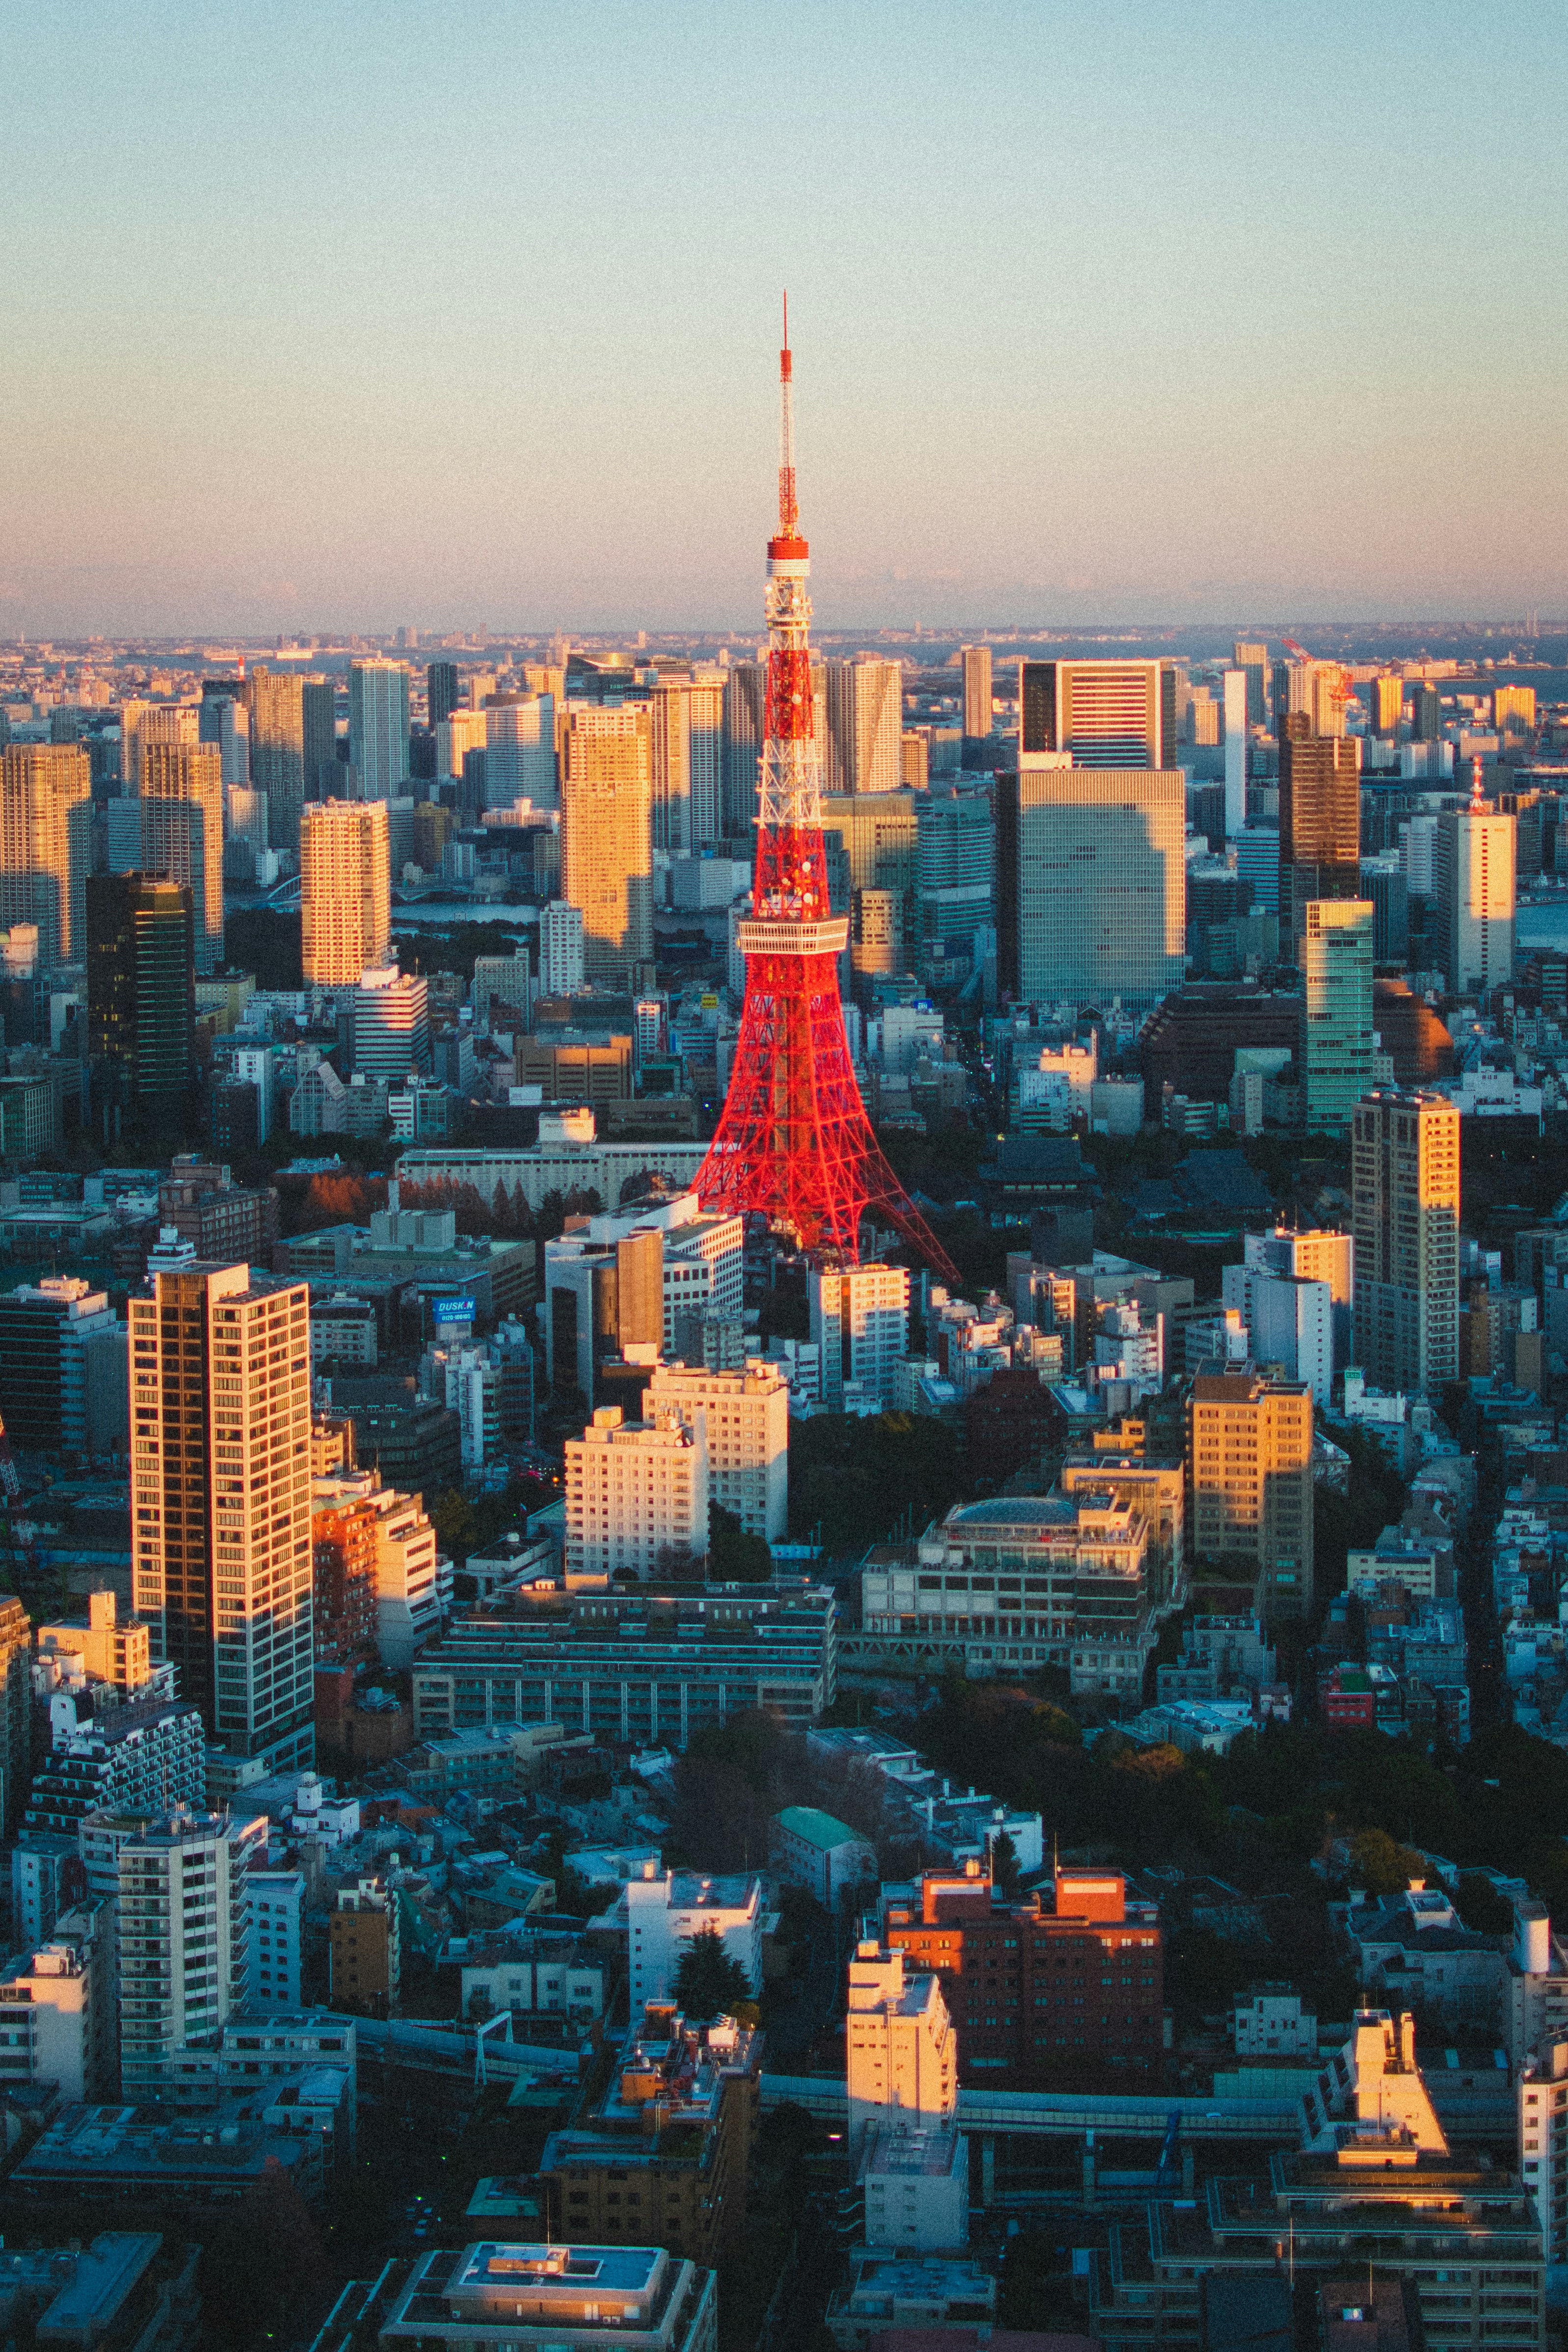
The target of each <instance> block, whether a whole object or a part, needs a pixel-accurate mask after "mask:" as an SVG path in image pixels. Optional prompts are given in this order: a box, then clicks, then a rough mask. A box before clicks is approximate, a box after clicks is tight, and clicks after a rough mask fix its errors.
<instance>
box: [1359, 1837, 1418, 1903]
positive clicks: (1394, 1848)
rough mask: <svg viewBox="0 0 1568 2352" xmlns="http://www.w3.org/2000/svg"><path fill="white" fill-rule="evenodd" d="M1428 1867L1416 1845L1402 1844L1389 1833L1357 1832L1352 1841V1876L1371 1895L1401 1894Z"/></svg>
mask: <svg viewBox="0 0 1568 2352" xmlns="http://www.w3.org/2000/svg"><path fill="white" fill-rule="evenodd" d="M1351 1875H1352V1878H1353V1879H1354V1880H1355V1882H1356V1884H1357V1885H1359V1886H1364V1887H1365V1888H1366V1891H1367V1893H1368V1894H1369V1895H1400V1894H1403V1892H1404V1890H1405V1887H1406V1886H1408V1885H1409V1884H1410V1881H1411V1880H1412V1879H1413V1878H1423V1877H1425V1875H1426V1864H1425V1863H1424V1862H1423V1860H1422V1859H1421V1856H1420V1855H1419V1854H1418V1853H1416V1851H1415V1847H1414V1846H1408V1845H1401V1844H1400V1843H1399V1841H1398V1839H1397V1838H1392V1837H1390V1836H1389V1834H1388V1832H1387V1831H1386V1830H1357V1832H1356V1833H1355V1835H1354V1837H1353V1838H1352V1840H1351Z"/></svg>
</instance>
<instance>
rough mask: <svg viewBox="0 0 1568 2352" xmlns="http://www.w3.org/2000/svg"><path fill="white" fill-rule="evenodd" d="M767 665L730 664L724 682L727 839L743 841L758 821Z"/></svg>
mask: <svg viewBox="0 0 1568 2352" xmlns="http://www.w3.org/2000/svg"><path fill="white" fill-rule="evenodd" d="M767 677H768V666H767V664H766V662H760V661H750V662H731V665H730V671H729V675H728V677H726V678H725V680H724V808H723V830H724V834H725V836H726V838H727V839H729V840H731V841H735V840H740V839H742V837H743V836H744V835H747V834H749V833H750V832H751V829H752V826H753V825H754V824H755V823H756V821H757V772H758V763H759V761H761V759H762V756H763V696H764V692H765V689H766V687H767Z"/></svg>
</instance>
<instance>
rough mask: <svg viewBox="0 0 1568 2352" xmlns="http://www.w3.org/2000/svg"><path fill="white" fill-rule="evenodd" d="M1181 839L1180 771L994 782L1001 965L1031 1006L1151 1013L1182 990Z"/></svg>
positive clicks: (1021, 776) (1102, 771)
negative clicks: (1116, 1005) (1006, 934)
mask: <svg viewBox="0 0 1568 2352" xmlns="http://www.w3.org/2000/svg"><path fill="white" fill-rule="evenodd" d="M1026 667H1027V666H1026ZM1150 667H1152V665H1150ZM1185 832H1186V780H1185V778H1184V775H1183V774H1182V772H1181V770H1180V769H1179V768H1175V769H1154V770H1149V769H1140V768H1131V769H1125V770H1120V771H1119V770H1116V769H1106V768H1098V767H1091V768H1079V767H1077V766H1073V767H1068V766H1066V765H1061V766H1056V767H1046V766H1043V765H1041V766H1036V767H1026V768H1024V769H1023V770H1022V771H1021V772H1019V773H1018V774H1016V775H1012V776H1007V775H1004V776H1002V777H1000V778H999V779H998V782H997V825H996V854H997V869H998V871H997V890H996V900H997V923H998V929H999V930H1000V929H1002V927H1003V926H1006V927H1007V929H1009V930H1010V932H1011V934H1012V936H1011V939H1010V940H1007V941H1006V942H1005V943H1003V944H1002V945H1000V946H999V950H998V961H999V966H1002V967H1005V969H1006V970H1007V971H1008V972H1009V973H1011V972H1012V971H1016V989H1017V993H1018V995H1019V997H1020V998H1021V999H1022V1001H1023V1002H1024V1003H1026V1004H1053V1003H1059V1002H1064V1001H1065V1002H1067V1003H1073V1004H1077V1005H1080V1006H1083V1005H1090V1004H1093V1005H1099V1006H1101V1007H1106V1008H1109V1006H1110V1004H1111V1003H1112V1002H1113V1001H1115V1000H1117V999H1120V1001H1121V1003H1122V1005H1123V1006H1124V1007H1125V1008H1126V1009H1127V1010H1129V1011H1132V1012H1146V1011H1148V1010H1150V1009H1151V1008H1152V1006H1154V1005H1156V1004H1157V1003H1159V1002H1160V1000H1161V998H1162V997H1163V996H1165V995H1168V994H1169V992H1170V991H1171V990H1172V989H1173V988H1179V987H1180V986H1181V983H1182V976H1183V973H1184V969H1185V961H1186V865H1185V849H1184V842H1185Z"/></svg>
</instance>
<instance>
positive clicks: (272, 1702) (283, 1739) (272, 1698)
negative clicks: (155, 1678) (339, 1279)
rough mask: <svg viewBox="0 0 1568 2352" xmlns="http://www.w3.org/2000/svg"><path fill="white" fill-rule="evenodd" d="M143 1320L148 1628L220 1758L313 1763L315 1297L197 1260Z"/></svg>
mask: <svg viewBox="0 0 1568 2352" xmlns="http://www.w3.org/2000/svg"><path fill="white" fill-rule="evenodd" d="M129 1313H130V1332H131V1422H132V1429H131V1448H132V1537H131V1547H132V1591H133V1599H134V1603H135V1609H136V1614H137V1615H138V1617H140V1618H142V1619H144V1620H145V1621H146V1622H147V1623H148V1624H150V1625H151V1627H152V1629H153V1656H154V1657H155V1658H157V1659H172V1660H173V1661H174V1664H175V1666H176V1667H177V1669H178V1672H179V1687H180V1691H181V1693H182V1695H183V1696H184V1697H187V1698H190V1699H193V1700H194V1701H195V1704H196V1706H199V1707H200V1709H201V1712H202V1718H203V1721H204V1722H205V1724H206V1726H207V1729H208V1732H209V1735H210V1736H211V1738H212V1739H213V1741H214V1743H215V1745H216V1748H220V1749H224V1750H226V1751H227V1753H228V1754H229V1755H230V1756H233V1757H235V1758H237V1759H239V1758H255V1757H260V1758H262V1759H265V1762H266V1768H267V1769H268V1770H270V1771H281V1770H283V1769H286V1768H287V1767H289V1766H290V1765H299V1764H309V1763H310V1761H311V1760H312V1759H313V1757H314V1754H315V1733H314V1729H313V1720H314V1716H313V1697H314V1693H313V1686H312V1680H311V1675H312V1665H311V1641H310V1623H311V1595H312V1581H311V1553H310V1288H309V1286H308V1285H307V1284H305V1283H303V1282H293V1283H290V1282H275V1281H271V1280H269V1279H268V1277H266V1276H261V1275H253V1274H252V1273H251V1271H250V1268H249V1267H248V1266H244V1265H212V1264H208V1263H205V1262H204V1261H203V1260H201V1259H198V1258H196V1257H195V1255H194V1254H193V1255H192V1256H191V1257H190V1258H189V1259H188V1260H182V1262H180V1263H178V1264H176V1265H165V1266H161V1267H159V1268H158V1269H157V1271H156V1272H155V1273H154V1274H153V1276H152V1277H151V1286H150V1288H149V1290H148V1291H147V1292H145V1293H143V1294H142V1295H141V1296H139V1297H132V1300H131V1302H130V1310H129ZM218 1777H219V1776H218V1775H217V1774H216V1772H209V1777H208V1783H207V1787H208V1792H209V1798H210V1797H211V1796H212V1795H214V1794H215V1793H216V1787H217V1780H218Z"/></svg>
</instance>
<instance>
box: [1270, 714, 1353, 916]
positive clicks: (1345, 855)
mask: <svg viewBox="0 0 1568 2352" xmlns="http://www.w3.org/2000/svg"><path fill="white" fill-rule="evenodd" d="M1361 895H1362V890H1361V771H1360V769H1359V767H1358V766H1357V764H1356V745H1355V741H1354V739H1353V738H1352V737H1351V736H1348V735H1314V734H1313V732H1312V722H1311V720H1310V719H1309V718H1308V716H1307V714H1306V712H1305V711H1291V712H1290V713H1289V716H1288V717H1286V718H1283V719H1280V721H1279V939H1280V945H1281V948H1283V947H1284V944H1285V942H1286V940H1291V939H1300V935H1301V932H1302V929H1303V928H1304V926H1305V923H1306V907H1307V903H1308V901H1309V900H1310V899H1312V898H1360V897H1361Z"/></svg>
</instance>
